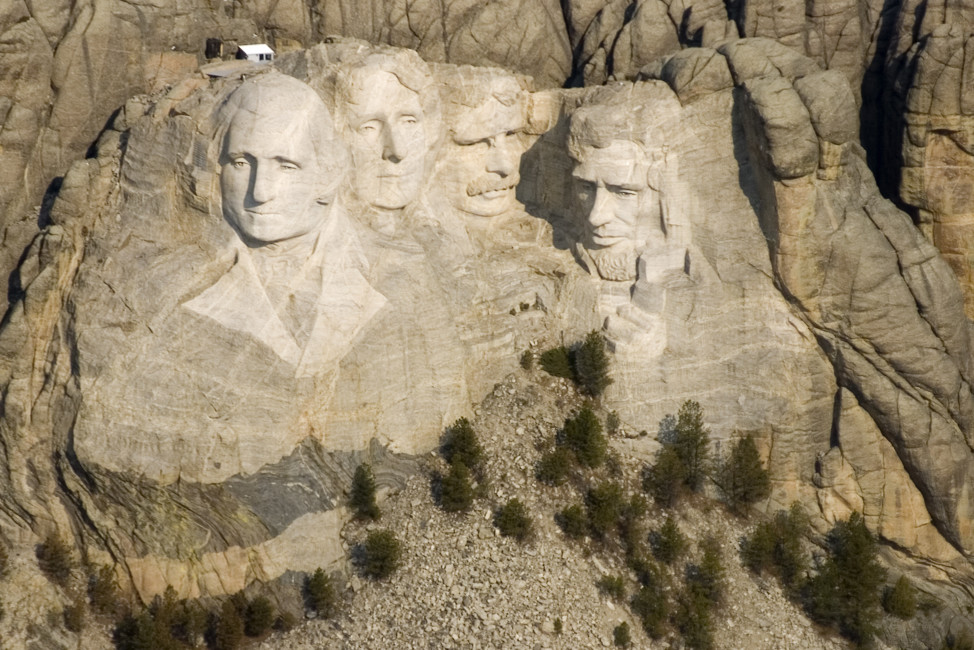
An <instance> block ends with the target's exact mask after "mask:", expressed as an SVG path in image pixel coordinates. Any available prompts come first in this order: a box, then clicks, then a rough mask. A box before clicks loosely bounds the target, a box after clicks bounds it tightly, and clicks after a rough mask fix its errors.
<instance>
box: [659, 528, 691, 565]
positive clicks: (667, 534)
mask: <svg viewBox="0 0 974 650" xmlns="http://www.w3.org/2000/svg"><path fill="white" fill-rule="evenodd" d="M650 543H651V544H652V547H653V555H655V556H656V559H657V560H659V561H660V562H663V563H665V564H672V563H673V562H674V561H675V560H676V559H677V558H678V557H680V556H681V555H683V551H685V550H686V547H687V540H686V538H685V537H684V536H683V533H681V532H680V528H679V526H677V525H676V521H674V520H673V517H667V518H666V521H665V522H663V526H662V527H661V528H660V529H659V530H658V531H656V532H655V533H654V534H653V536H652V538H651V540H650Z"/></svg>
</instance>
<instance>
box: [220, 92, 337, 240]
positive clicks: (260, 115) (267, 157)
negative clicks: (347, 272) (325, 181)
mask: <svg viewBox="0 0 974 650" xmlns="http://www.w3.org/2000/svg"><path fill="white" fill-rule="evenodd" d="M287 106H290V110H288V108H286V107H287ZM313 142H314V140H313V138H312V135H311V132H310V126H309V124H308V120H307V119H306V117H305V111H304V110H303V107H302V106H301V105H300V103H299V105H297V106H295V105H294V104H293V103H292V104H290V105H288V104H286V103H285V102H279V101H275V102H261V101H260V100H257V101H254V102H247V103H245V104H244V105H243V106H241V107H240V108H239V109H238V110H237V112H236V113H235V114H234V116H233V118H232V120H231V121H230V126H229V129H228V130H227V134H226V138H225V140H224V152H223V161H222V171H221V174H220V191H221V194H222V197H223V216H224V217H225V218H226V220H227V221H228V222H230V224H231V225H232V226H233V227H234V228H235V229H236V230H237V232H238V233H240V235H241V237H243V238H244V240H245V241H246V242H247V243H248V244H255V245H260V244H268V243H273V242H278V241H282V240H285V239H291V238H294V237H300V236H301V235H305V234H307V233H309V232H311V231H312V230H315V229H316V228H318V227H319V226H320V225H321V223H322V221H323V219H324V218H325V216H326V215H327V206H325V205H322V204H321V202H320V201H319V199H320V198H321V196H320V195H321V191H320V190H321V175H322V173H323V170H322V169H321V168H320V165H319V164H318V157H317V154H316V151H315V148H314V144H313Z"/></svg>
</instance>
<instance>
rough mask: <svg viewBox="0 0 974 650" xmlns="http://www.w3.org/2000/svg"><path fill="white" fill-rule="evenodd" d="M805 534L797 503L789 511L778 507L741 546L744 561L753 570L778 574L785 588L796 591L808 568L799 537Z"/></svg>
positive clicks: (805, 520) (804, 519)
mask: <svg viewBox="0 0 974 650" xmlns="http://www.w3.org/2000/svg"><path fill="white" fill-rule="evenodd" d="M807 533H808V518H807V517H806V516H805V513H804V512H803V511H802V509H801V506H800V505H799V504H798V503H797V502H796V503H794V504H792V506H791V508H790V509H789V510H788V512H785V511H784V510H779V511H778V513H777V514H775V516H774V518H773V519H772V520H771V521H766V522H762V523H760V524H758V525H757V527H756V528H755V529H754V532H753V533H752V534H751V536H750V537H748V538H746V539H745V540H744V543H743V544H742V546H741V556H742V559H743V560H744V564H745V565H746V566H747V567H748V568H750V569H751V570H752V571H754V572H755V573H763V572H765V571H770V572H773V573H775V574H777V575H778V577H779V578H780V579H781V583H782V585H783V586H784V587H785V590H787V591H789V592H790V593H792V594H796V593H797V592H798V591H799V590H800V589H801V587H802V585H803V580H804V575H805V571H806V569H807V568H808V560H807V556H806V554H805V552H804V550H803V549H802V538H804V537H805V535H806V534H807Z"/></svg>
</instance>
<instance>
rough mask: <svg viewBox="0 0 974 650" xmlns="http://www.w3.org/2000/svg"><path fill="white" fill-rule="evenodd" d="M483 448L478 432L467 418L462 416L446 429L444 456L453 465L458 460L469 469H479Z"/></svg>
mask: <svg viewBox="0 0 974 650" xmlns="http://www.w3.org/2000/svg"><path fill="white" fill-rule="evenodd" d="M483 455H484V452H483V449H482V448H481V446H480V441H479V440H477V433H476V432H475V431H474V430H473V425H472V424H470V420H468V419H467V418H460V419H459V420H457V421H456V422H454V423H453V424H452V425H451V426H450V427H449V428H447V430H446V435H445V436H444V441H443V457H444V458H446V462H448V463H450V464H451V465H452V464H453V463H455V462H457V461H459V462H461V463H463V464H464V465H466V466H467V469H470V470H477V469H478V468H479V467H480V463H481V461H482V460H483Z"/></svg>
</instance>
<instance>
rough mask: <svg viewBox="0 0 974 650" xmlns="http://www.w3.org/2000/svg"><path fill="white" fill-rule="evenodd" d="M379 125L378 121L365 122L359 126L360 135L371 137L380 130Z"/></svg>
mask: <svg viewBox="0 0 974 650" xmlns="http://www.w3.org/2000/svg"><path fill="white" fill-rule="evenodd" d="M379 128H380V127H379V123H378V122H377V121H376V120H369V121H368V122H363V123H362V124H360V125H359V127H358V131H359V133H364V134H366V135H371V134H373V133H375V132H377V131H378V130H379Z"/></svg>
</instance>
